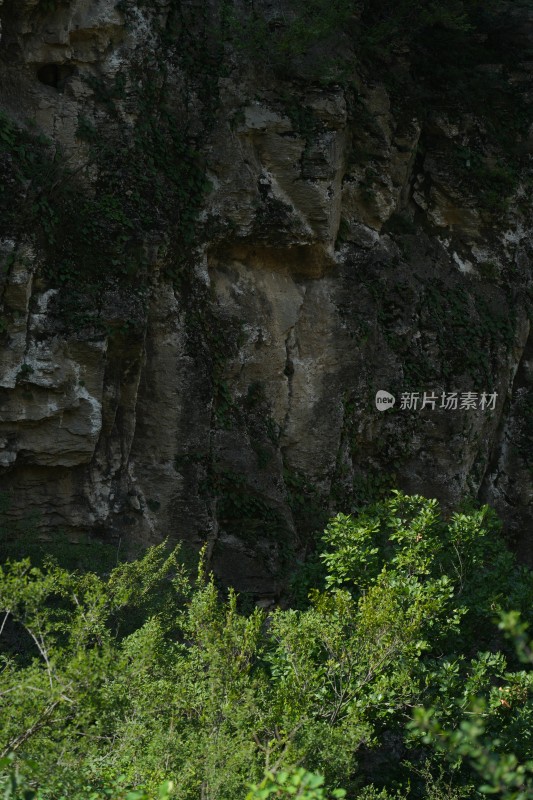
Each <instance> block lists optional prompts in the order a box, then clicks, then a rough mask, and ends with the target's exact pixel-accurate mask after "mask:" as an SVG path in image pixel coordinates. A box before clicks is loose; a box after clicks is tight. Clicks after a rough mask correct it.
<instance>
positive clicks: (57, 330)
mask: <svg viewBox="0 0 533 800" xmlns="http://www.w3.org/2000/svg"><path fill="white" fill-rule="evenodd" d="M0 5H1V4H0ZM226 5H227V4H225V3H222V2H220V3H217V2H214V0H212V2H211V3H204V2H203V0H202V2H200V3H194V2H192V0H191V1H190V2H185V1H184V2H182V3H176V2H173V1H172V2H171V0H158V2H155V0H154V2H152V3H140V2H139V3H133V2H129V0H128V1H127V2H122V3H118V4H117V3H115V0H98V2H89V0H70V2H67V0H59V2H49V3H47V2H43V0H4V3H3V5H2V6H1V8H0V19H1V22H2V33H1V37H2V38H1V40H0V108H1V109H2V116H0V142H1V145H2V147H1V149H0V165H1V166H0V169H1V173H0V174H1V177H2V186H1V187H0V188H1V194H0V201H1V203H2V209H3V219H2V221H1V222H0V235H1V237H2V238H1V241H0V270H1V271H0V275H1V284H0V302H1V318H0V320H1V322H0V324H1V327H0V337H1V339H0V341H1V353H0V488H1V490H2V491H4V492H5V493H7V495H8V497H9V511H8V513H9V514H10V515H11V516H12V517H13V518H22V517H24V515H25V514H27V513H28V511H35V512H38V516H37V526H38V528H39V529H40V530H41V531H42V532H46V531H49V530H53V529H57V528H61V529H63V530H64V531H66V532H67V534H68V536H69V538H70V540H71V541H73V542H75V541H76V540H77V539H78V538H79V537H80V536H81V535H83V534H90V535H91V536H96V537H101V538H103V539H105V540H108V541H112V542H118V541H119V540H121V541H122V542H123V543H124V544H125V545H131V546H133V545H135V544H139V543H147V542H152V541H159V540H160V539H161V538H162V537H164V536H169V537H170V538H171V539H173V540H183V541H185V542H187V543H188V544H189V545H190V546H191V547H193V548H198V547H199V546H200V545H201V544H202V543H203V542H207V543H208V552H209V555H210V558H211V563H212V565H213V568H214V569H215V571H216V572H217V574H218V575H219V576H220V578H221V580H222V581H224V582H229V583H233V584H234V585H235V586H236V587H237V588H238V589H239V590H241V591H248V592H251V593H252V594H253V595H255V596H264V597H267V598H268V597H271V596H275V595H277V594H279V592H280V591H281V590H282V587H283V585H284V580H285V577H284V576H285V574H286V572H287V569H290V568H291V567H292V566H293V565H294V560H295V558H296V557H297V556H298V555H300V554H301V553H303V552H304V551H305V550H306V548H308V547H309V541H310V536H311V533H312V531H313V529H316V528H317V527H318V528H320V526H321V525H322V523H323V521H324V518H325V517H327V514H328V513H330V512H333V511H339V510H342V511H345V512H348V511H350V510H353V509H356V508H358V507H359V506H360V505H361V504H363V503H365V502H367V501H370V500H372V499H374V498H377V497H378V496H379V495H380V493H381V492H383V491H387V489H388V488H389V487H390V486H398V487H401V488H403V489H405V490H408V491H410V492H417V493H422V494H425V495H428V496H435V497H438V498H439V499H440V500H441V501H443V502H444V503H445V504H446V505H448V506H449V507H452V506H456V505H457V504H458V503H459V502H460V501H461V500H462V499H464V498H473V499H479V500H483V501H486V502H489V503H491V504H493V505H494V506H495V508H496V510H497V511H498V512H499V514H500V515H501V517H502V518H503V520H504V523H505V525H506V528H507V530H508V532H509V535H510V537H511V538H512V539H513V540H514V543H515V546H516V547H517V548H518V550H519V552H520V553H521V556H522V557H523V558H525V559H529V562H530V563H533V562H532V560H531V558H532V557H531V542H532V534H533V530H532V514H533V483H532V468H533V335H532V334H531V333H530V315H531V275H532V273H531V253H532V246H533V239H532V234H531V172H530V166H529V163H530V155H529V153H530V151H531V147H532V140H531V138H529V139H528V136H527V121H526V123H524V125H525V127H524V126H523V130H521V131H513V132H512V134H511V138H512V144H511V145H508V147H511V149H512V153H513V158H514V159H515V160H514V161H513V164H514V165H515V166H514V167H513V168H511V167H509V166H508V164H509V163H510V162H509V161H506V160H505V158H506V153H507V152H508V151H507V150H504V149H502V148H503V147H504V145H502V143H501V141H500V140H498V141H497V137H496V139H495V138H494V137H493V136H492V132H493V131H494V129H496V128H497V127H498V125H499V124H500V122H499V121H498V120H501V119H505V118H506V115H507V117H509V116H510V117H513V114H514V113H515V112H516V110H517V106H514V105H513V103H515V102H518V100H520V102H521V103H522V104H523V105H524V106H525V107H527V104H528V103H531V101H532V99H533V98H532V95H531V92H532V86H533V71H532V70H531V62H530V61H527V48H528V47H529V44H530V42H531V40H532V36H533V19H532V15H531V12H529V11H528V10H527V8H525V9H522V10H520V9H519V10H518V11H515V12H513V13H514V14H515V16H514V17H513V16H512V15H511V14H510V13H506V14H504V13H503V12H505V9H503V11H502V15H503V16H502V20H503V19H504V18H505V20H506V27H502V28H501V30H500V31H499V34H500V35H501V36H502V37H503V39H502V45H501V46H502V49H509V48H511V49H513V50H514V53H515V63H513V64H512V65H509V64H498V63H490V64H489V63H479V64H477V65H476V70H477V72H476V75H478V77H479V79H480V80H485V78H486V80H487V81H488V80H489V78H490V80H491V81H493V82H494V83H495V85H496V86H497V87H498V88H497V89H495V90H494V92H493V94H492V95H491V96H492V97H493V102H494V107H495V109H496V111H497V112H498V113H499V116H498V119H497V120H496V122H494V120H493V118H492V116H491V113H492V111H493V110H494V109H490V108H487V109H486V110H485V112H486V113H483V110H481V111H480V110H479V108H478V109H474V108H471V107H469V106H468V102H466V101H465V104H464V107H463V108H460V109H453V108H447V107H446V103H445V102H441V100H442V98H439V97H438V96H435V103H434V105H433V106H432V105H431V104H430V103H429V101H427V99H426V100H423V102H422V103H420V102H418V103H416V102H414V101H412V99H409V100H406V98H405V97H403V98H402V97H399V96H398V92H397V91H395V90H394V87H392V88H391V85H390V84H388V83H387V81H386V80H385V79H384V78H383V76H382V75H380V74H375V75H374V74H372V73H371V70H369V69H368V67H365V66H364V65H363V66H361V65H359V66H356V67H353V68H352V72H351V74H350V77H349V80H341V79H340V78H339V79H337V80H336V81H335V80H331V81H329V82H322V83H320V82H318V81H317V80H316V77H313V75H312V74H310V72H309V59H308V61H306V60H305V58H302V59H300V60H298V59H297V58H295V59H294V60H293V62H291V65H290V69H289V68H287V69H285V71H284V70H280V69H279V68H278V69H275V68H274V66H275V65H274V66H272V64H269V62H268V59H267V61H266V62H265V61H260V60H259V58H257V59H255V58H254V56H253V52H252V54H250V52H244V51H242V50H239V47H237V46H236V45H235V37H234V40H233V44H231V43H229V44H228V43H227V42H224V40H223V39H221V38H220V36H219V35H218V34H217V31H220V30H222V29H223V22H224V19H223V12H224V9H225V8H226ZM244 5H246V4H244ZM276 8H277V7H276V4H273V3H267V2H264V3H263V4H262V5H261V4H260V10H261V13H262V14H263V17H262V19H263V20H266V23H268V24H270V25H271V30H272V31H274V32H275V31H276V25H278V24H279V21H278V20H277V17H276V13H277V11H276ZM241 12H242V13H244V11H243V10H242V9H241ZM241 12H239V13H241ZM232 19H233V23H235V19H236V18H232ZM502 24H503V23H502ZM217 26H218V27H217ZM227 27H228V26H227ZM229 28H230V29H231V24H229ZM484 35H485V38H486V37H487V36H489V37H490V35H491V34H490V31H489V33H488V34H484ZM339 37H340V38H339V39H338V40H336V42H335V47H337V46H338V48H339V50H340V51H341V50H342V48H343V47H345V46H346V47H347V45H346V42H345V39H344V38H343V37H342V36H340V35H339ZM237 39H238V37H237ZM328 47H331V43H330V44H329V45H328V44H327V43H326V45H323V47H322V50H320V49H319V50H317V51H316V52H315V51H312V53H314V55H313V54H312V55H311V56H310V58H311V61H312V60H313V58H316V59H319V58H322V57H324V49H325V50H327V49H328ZM522 56H523V57H522ZM394 59H395V61H394V70H393V71H396V72H397V73H398V74H400V75H403V76H404V77H405V76H408V75H409V70H410V69H411V67H412V65H411V62H410V60H409V59H410V54H409V53H406V52H399V53H397V54H396V55H395V56H394ZM328 63H329V62H328ZM487 76H489V77H487ZM405 80H406V81H407V84H406V85H415V84H416V80H417V79H416V76H415V78H413V77H410V78H409V77H405ZM409 81H411V84H409ZM491 85H492V84H491ZM521 107H522V106H521ZM502 125H503V123H502ZM503 127H505V126H503ZM43 136H44V137H45V138H43ZM491 136H492V138H491ZM150 148H153V149H150ZM198 154H199V155H198ZM141 156H142V159H144V160H143V161H142V163H140V165H139V161H138V158H140V157H141ZM136 165H137V166H138V168H137V167H136ZM204 173H205V175H206V176H207V178H208V183H206V182H205V181H204V179H203V176H204ZM65 186H67V187H70V188H69V191H68V192H67V193H65ZM191 231H193V234H191ZM122 256H123V257H124V258H123V261H122ZM380 389H383V390H387V391H388V392H390V393H392V394H393V395H394V396H395V397H396V404H395V406H394V407H393V408H391V409H388V410H386V411H378V410H377V408H376V405H375V402H374V398H375V395H376V392H377V391H378V390H380ZM424 392H426V394H427V396H426V403H425V407H424V408H422V405H423V404H424V403H423V396H424ZM452 392H457V393H458V399H459V403H458V407H457V408H455V409H454V408H453V400H450V399H449V395H450V393H452ZM468 392H470V393H475V395H476V397H475V405H476V406H477V407H474V408H473V407H468V403H467V402H466V400H467V399H468V398H467V397H465V394H464V393H468ZM443 393H445V402H446V401H447V402H448V404H449V405H450V407H449V408H443V407H442V395H443ZM483 393H485V394H486V395H487V397H486V401H487V406H488V407H486V408H482V407H480V405H481V406H482V405H483V402H481V397H482V395H483ZM417 394H418V396H419V399H418V403H417V407H416V408H408V407H407V408H406V407H402V397H403V405H404V406H405V405H406V400H407V397H406V396H408V397H409V402H410V403H411V404H414V399H413V398H411V395H414V396H416V395H417ZM461 404H462V405H463V406H466V407H463V408H461Z"/></svg>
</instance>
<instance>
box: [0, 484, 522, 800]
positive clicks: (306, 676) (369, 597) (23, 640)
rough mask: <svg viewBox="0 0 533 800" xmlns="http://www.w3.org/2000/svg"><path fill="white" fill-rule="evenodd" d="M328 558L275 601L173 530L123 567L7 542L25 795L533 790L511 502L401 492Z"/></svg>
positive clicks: (336, 531) (9, 783) (4, 609)
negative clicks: (210, 567)
mask: <svg viewBox="0 0 533 800" xmlns="http://www.w3.org/2000/svg"><path fill="white" fill-rule="evenodd" d="M321 561H322V564H323V575H322V578H321V582H322V585H323V587H324V588H323V589H322V590H319V589H317V588H313V587H312V586H311V587H309V601H308V604H307V607H306V608H304V609H302V610H295V609H291V608H289V609H281V608H278V609H276V610H274V611H272V612H271V613H269V614H265V613H264V612H263V611H261V610H259V609H255V610H253V611H251V612H250V613H243V612H240V611H239V607H238V601H237V597H236V595H235V594H234V593H233V592H232V591H231V590H230V591H229V594H228V595H227V596H226V597H222V596H221V594H220V592H219V590H217V588H216V585H215V583H214V581H213V579H212V578H211V577H209V576H208V575H205V574H204V569H203V566H200V570H199V573H198V576H197V578H196V579H195V580H192V579H191V577H190V576H189V575H188V574H187V572H186V570H185V568H184V567H183V566H181V564H180V561H179V557H178V553H177V551H174V552H172V553H168V552H167V553H165V548H164V546H163V545H160V546H159V547H155V548H152V549H151V550H149V551H148V553H147V554H146V555H145V556H144V557H143V558H141V559H139V560H137V561H133V562H130V563H125V564H121V565H119V566H118V567H116V568H115V569H113V570H112V571H111V572H110V573H109V574H107V575H104V576H97V575H96V574H94V573H84V574H81V573H73V572H69V571H68V570H65V569H63V568H61V567H60V566H58V565H57V564H54V563H52V562H49V563H48V564H46V565H45V566H43V567H41V568H38V567H34V566H32V565H31V564H30V562H29V561H28V560H23V561H18V562H8V563H6V564H5V565H4V566H3V567H2V569H1V571H0V609H1V611H0V629H1V631H2V637H1V639H0V644H1V647H2V651H1V653H2V654H1V656H0V659H1V666H0V757H3V758H7V759H8V760H7V761H3V762H1V765H0V770H3V774H4V779H3V780H4V784H3V787H4V788H3V790H4V791H5V796H6V797H21V798H22V797H28V798H29V797H38V798H39V800H60V798H68V799H69V800H82V798H84V800H86V798H88V797H90V798H93V799H94V800H99V799H100V798H104V797H112V798H115V800H117V798H124V797H127V798H128V800H131V798H133V797H134V796H135V797H137V798H142V797H144V795H143V792H145V793H147V797H149V798H152V797H154V798H155V797H157V796H158V792H159V791H160V789H159V787H161V786H162V784H163V782H164V781H165V780H166V781H170V782H171V784H169V783H167V784H164V785H163V786H162V788H161V792H162V793H163V794H161V796H165V794H164V793H165V792H166V793H167V795H168V793H169V792H170V796H171V797H176V798H180V800H193V798H194V800H197V799H198V800H238V798H244V797H245V796H246V793H247V792H249V795H248V796H249V798H251V800H262V799H263V798H269V797H278V798H285V797H287V798H288V797H300V798H303V800H325V798H333V797H342V796H343V792H341V791H337V787H342V788H343V790H344V791H345V792H346V796H347V797H348V798H353V800H356V798H357V800H378V798H379V799H380V800H393V799H395V800H407V799H408V800H416V799H417V798H427V799H428V800H444V798H447V800H459V798H477V797H482V796H483V795H482V793H481V792H482V791H485V790H486V791H489V790H490V791H492V792H493V793H495V794H496V796H498V797H501V798H512V797H516V798H518V797H520V798H521V799H522V800H525V798H527V797H530V796H531V792H533V784H532V783H531V780H532V777H531V776H532V772H531V768H532V766H533V765H531V763H530V762H529V761H528V759H529V758H530V751H531V743H532V739H531V731H532V729H533V728H532V725H533V705H532V703H531V691H532V688H533V685H532V673H531V671H528V670H527V668H526V667H527V665H524V664H521V663H520V660H519V657H518V656H517V655H516V653H515V650H514V648H513V647H512V646H509V645H508V643H507V641H506V639H505V638H504V636H503V635H502V631H501V630H499V629H498V627H497V626H496V625H495V624H494V621H495V620H497V619H498V616H499V615H500V613H501V612H503V611H505V610H510V609H513V610H515V611H516V612H517V613H518V612H519V611H521V612H522V614H523V618H522V619H523V621H520V619H519V617H518V616H517V613H515V615H514V616H513V615H511V616H508V617H507V618H506V622H505V620H504V622H505V626H506V627H507V628H508V629H509V630H512V631H514V634H515V638H516V639H517V641H518V643H519V645H520V647H521V649H520V651H519V656H521V657H522V658H526V659H527V657H528V652H527V636H526V633H525V628H524V625H525V624H526V623H527V621H528V619H529V617H530V616H531V609H532V607H533V604H532V599H533V580H532V575H531V573H530V572H528V571H527V570H525V569H524V568H520V567H518V566H517V565H516V564H515V563H514V560H513V557H512V556H511V555H510V553H509V552H508V551H507V550H506V549H505V547H504V545H503V542H502V540H501V538H500V536H499V532H498V524H497V521H496V520H495V518H494V516H493V515H492V513H491V512H490V511H489V510H488V509H487V508H483V509H480V510H477V511H473V512H471V513H468V514H454V515H452V516H451V517H450V518H446V517H445V516H444V515H443V514H442V513H441V512H440V509H439V508H438V505H437V503H436V501H432V500H431V501H430V500H425V499H423V498H421V497H406V496H404V495H402V494H400V493H393V495H392V496H391V497H390V498H389V499H388V500H386V501H384V502H383V503H381V504H379V505H377V506H372V507H370V508H368V509H367V510H366V511H365V512H364V513H362V514H361V515H359V516H358V517H356V518H353V517H346V516H343V515H338V516H337V517H335V518H334V519H333V520H332V521H331V522H330V524H329V525H328V527H327V528H326V531H325V534H324V551H323V554H322V557H321ZM416 709H418V711H417V715H416V716H415V720H414V722H413V712H414V711H415V710H416ZM424 709H426V710H424ZM443 754H444V755H443ZM506 781H507V784H506ZM483 785H485V789H482V788H481V787H482V786H483ZM10 787H11V788H10ZM13 787H15V788H13ZM17 787H19V788H17ZM326 787H329V788H326ZM10 791H11V792H12V793H11V794H9V792H10ZM17 792H18V794H17ZM24 792H26V793H28V792H29V794H24ZM132 792H137V794H135V795H133V794H131V793H132ZM528 792H529V794H528ZM32 793H33V794H32ZM35 793H37V794H35ZM128 793H130V794H128ZM513 793H514V794H513Z"/></svg>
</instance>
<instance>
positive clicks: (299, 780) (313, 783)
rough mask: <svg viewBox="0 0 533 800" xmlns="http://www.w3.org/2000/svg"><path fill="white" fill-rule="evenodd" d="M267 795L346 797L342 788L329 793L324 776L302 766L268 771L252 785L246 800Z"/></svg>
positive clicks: (314, 799) (320, 799)
mask: <svg viewBox="0 0 533 800" xmlns="http://www.w3.org/2000/svg"><path fill="white" fill-rule="evenodd" d="M269 797H277V798H287V800H289V798H291V797H294V798H300V800H329V798H342V797H346V792H345V791H344V789H334V790H333V791H332V792H331V793H329V792H326V789H325V788H324V778H323V777H322V776H321V775H315V774H313V773H312V772H307V771H306V770H305V769H303V767H300V768H298V769H296V768H295V769H292V770H279V771H278V772H273V773H272V772H271V773H269V774H268V775H267V776H266V777H265V778H263V780H262V781H261V783H260V784H258V785H256V786H252V787H251V790H250V792H249V793H248V794H247V795H246V800H268V798H269Z"/></svg>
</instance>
